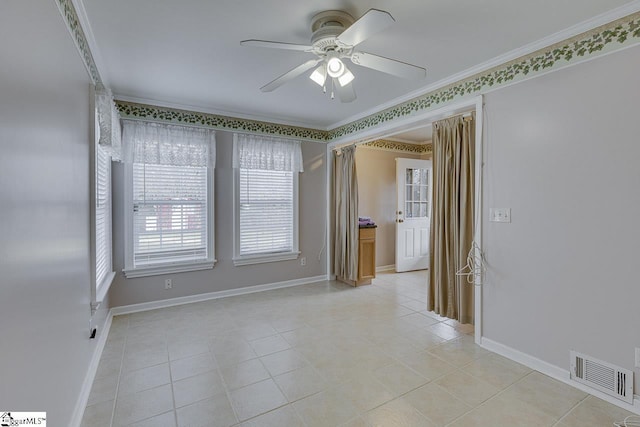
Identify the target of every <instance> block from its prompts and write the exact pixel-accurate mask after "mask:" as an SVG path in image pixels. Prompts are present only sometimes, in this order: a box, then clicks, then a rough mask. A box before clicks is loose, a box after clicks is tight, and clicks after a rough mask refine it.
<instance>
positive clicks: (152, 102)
mask: <svg viewBox="0 0 640 427" xmlns="http://www.w3.org/2000/svg"><path fill="white" fill-rule="evenodd" d="M113 96H114V98H115V99H116V100H117V101H124V102H128V103H131V104H140V105H145V106H155V107H162V108H171V109H174V110H182V111H190V112H194V113H205V114H213V115H215V116H224V117H233V118H235V119H242V120H250V121H254V122H264V123H273V124H276V125H283V126H291V127H299V128H306V129H314V130H319V131H323V132H327V131H328V129H325V128H317V127H309V126H308V125H307V124H306V123H302V122H296V121H287V120H277V119H274V118H273V117H264V116H257V115H251V114H244V113H238V112H234V111H223V110H216V109H215V108H210V107H203V106H199V105H187V104H181V103H179V102H171V101H160V100H157V99H149V98H140V97H135V96H126V95H120V94H118V93H114V94H113Z"/></svg>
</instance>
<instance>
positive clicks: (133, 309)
mask: <svg viewBox="0 0 640 427" xmlns="http://www.w3.org/2000/svg"><path fill="white" fill-rule="evenodd" d="M325 280H328V276H327V275H321V276H313V277H304V278H301V279H293V280H286V281H284V282H275V283H267V284H264V285H256V286H246V287H244V288H237V289H228V290H226V291H217V292H208V293H205V294H197V295H189V296H186V297H178V298H170V299H164V300H160V301H150V302H143V303H141V304H131V305H123V306H120V307H113V308H112V309H111V312H112V313H113V315H114V316H116V315H119V314H130V313H137V312H140V311H148V310H155V309H158V308H166V307H173V306H176V305H182V304H189V303H192V302H200V301H208V300H212V299H219V298H225V297H232V296H236V295H245V294H253V293H255V292H264V291H270V290H272V289H281V288H289V287H292V286H300V285H308V284H310V283H316V282H322V281H325Z"/></svg>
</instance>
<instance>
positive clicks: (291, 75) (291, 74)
mask: <svg viewBox="0 0 640 427" xmlns="http://www.w3.org/2000/svg"><path fill="white" fill-rule="evenodd" d="M320 61H322V59H321V58H316V59H310V60H309V61H307V62H305V63H304V64H300V65H298V66H297V67H296V68H294V69H293V70H289V71H287V72H286V73H284V74H283V75H281V76H280V77H278V78H277V79H275V80H273V81H271V82H269V83H267V84H266V85H264V86H262V87H261V88H260V90H261V91H263V92H271V91H273V90H275V89H277V88H279V87H280V86H282V85H283V84H285V83H287V82H288V81H290V80H293V79H295V78H296V77H298V76H299V75H300V74H302V73H304V72H305V71H307V70H310V69H312V68H313V67H315V66H316V65H318V62H320Z"/></svg>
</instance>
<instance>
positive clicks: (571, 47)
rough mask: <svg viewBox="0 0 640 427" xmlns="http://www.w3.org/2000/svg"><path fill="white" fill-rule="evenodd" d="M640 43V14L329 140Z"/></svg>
mask: <svg viewBox="0 0 640 427" xmlns="http://www.w3.org/2000/svg"><path fill="white" fill-rule="evenodd" d="M638 43H640V12H636V13H634V14H632V15H629V16H627V17H624V18H621V19H618V20H616V21H614V22H611V23H609V24H606V25H602V26H600V27H598V28H596V29H594V30H591V31H588V32H586V33H582V34H580V35H578V36H575V37H572V38H569V39H567V40H564V41H562V42H560V43H556V44H554V45H551V46H548V47H546V48H544V49H539V50H537V51H536V52H533V53H531V54H529V55H525V56H523V57H520V58H517V59H515V60H512V61H509V62H506V63H504V64H501V65H499V66H497V67H494V68H492V69H490V70H487V71H485V72H482V73H479V74H476V75H474V76H471V77H469V78H466V79H463V80H460V81H458V82H456V83H452V84H449V85H448V86H445V87H443V88H440V89H438V90H434V91H432V92H429V93H427V94H425V95H422V96H420V97H417V98H414V99H412V100H410V101H406V102H404V103H401V104H397V105H395V106H393V107H391V108H387V109H386V110H382V111H380V112H378V113H375V114H372V115H370V116H367V117H365V118H363V119H360V120H356V121H354V122H350V123H348V124H345V125H343V126H340V127H337V128H334V129H331V130H330V131H329V140H330V141H332V140H336V139H339V138H343V137H345V136H347V135H349V136H351V135H355V134H357V133H360V132H362V131H364V130H366V129H370V128H373V127H377V126H379V125H381V124H384V123H388V122H392V121H394V120H397V119H400V118H407V117H410V116H414V115H416V114H418V113H423V112H425V111H429V110H432V109H435V108H437V107H440V106H443V105H446V104H448V103H450V102H452V101H454V100H459V99H462V98H468V97H470V96H477V95H481V94H483V93H486V92H488V91H490V90H494V89H496V88H498V87H502V86H506V85H509V84H513V83H515V82H518V81H523V80H525V79H528V78H531V77H534V76H538V75H542V74H544V73H547V72H549V71H553V70H556V69H560V68H564V67H566V66H567V65H570V64H571V65H572V64H577V63H580V62H582V61H585V60H588V59H592V58H595V57H598V56H600V55H603V54H606V53H610V52H612V51H615V50H619V49H623V48H625V47H629V46H632V45H635V44H638Z"/></svg>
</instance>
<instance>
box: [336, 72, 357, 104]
mask: <svg viewBox="0 0 640 427" xmlns="http://www.w3.org/2000/svg"><path fill="white" fill-rule="evenodd" d="M333 89H334V90H335V91H336V93H337V94H338V98H340V102H343V103H348V102H353V101H355V100H356V91H355V90H354V89H353V84H352V83H349V84H348V85H345V86H340V83H339V82H338V79H336V78H334V79H333Z"/></svg>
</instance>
